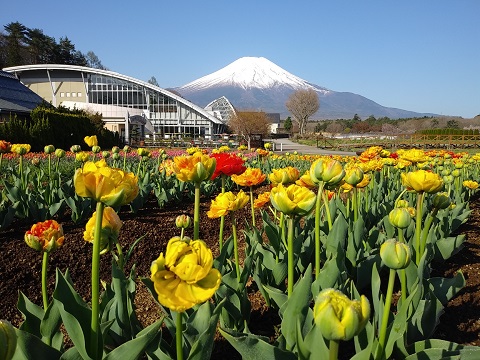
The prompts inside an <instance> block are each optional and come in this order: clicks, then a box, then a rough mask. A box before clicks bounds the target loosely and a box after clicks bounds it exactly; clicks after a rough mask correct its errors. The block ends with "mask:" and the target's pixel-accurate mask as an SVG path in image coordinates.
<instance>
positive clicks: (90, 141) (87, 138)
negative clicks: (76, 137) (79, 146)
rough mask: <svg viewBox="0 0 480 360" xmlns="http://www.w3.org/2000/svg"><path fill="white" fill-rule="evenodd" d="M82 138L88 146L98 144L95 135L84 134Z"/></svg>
mask: <svg viewBox="0 0 480 360" xmlns="http://www.w3.org/2000/svg"><path fill="white" fill-rule="evenodd" d="M83 140H84V141H85V143H86V144H87V145H88V146H90V147H93V146H98V140H97V135H93V136H85V137H84V138H83Z"/></svg>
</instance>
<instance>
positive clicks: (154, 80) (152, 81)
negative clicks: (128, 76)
mask: <svg viewBox="0 0 480 360" xmlns="http://www.w3.org/2000/svg"><path fill="white" fill-rule="evenodd" d="M148 83H149V84H152V85H155V86H158V87H160V85H158V81H157V78H156V77H155V76H152V77H151V78H150V79H148Z"/></svg>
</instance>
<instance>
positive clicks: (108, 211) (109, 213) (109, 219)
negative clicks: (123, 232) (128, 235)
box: [83, 206, 123, 254]
mask: <svg viewBox="0 0 480 360" xmlns="http://www.w3.org/2000/svg"><path fill="white" fill-rule="evenodd" d="M96 221H97V212H96V211H95V212H94V213H93V215H92V217H91V218H90V219H89V220H88V222H87V225H86V226H85V231H84V232H83V239H84V240H85V241H88V242H89V243H92V244H93V241H94V238H95V222H96ZM122 225H123V223H122V221H121V220H120V218H119V217H118V214H117V213H116V212H115V210H113V208H111V207H109V206H107V207H105V209H103V218H102V230H101V232H100V254H103V253H105V252H107V251H109V250H110V249H111V247H112V243H113V242H114V241H115V240H116V239H118V234H119V233H120V229H121V227H122Z"/></svg>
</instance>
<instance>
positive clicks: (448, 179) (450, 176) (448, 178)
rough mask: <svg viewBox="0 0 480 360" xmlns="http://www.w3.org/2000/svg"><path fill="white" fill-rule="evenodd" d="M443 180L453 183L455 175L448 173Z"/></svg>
mask: <svg viewBox="0 0 480 360" xmlns="http://www.w3.org/2000/svg"><path fill="white" fill-rule="evenodd" d="M443 182H444V183H445V184H451V183H452V182H453V176H452V175H446V176H444V177H443Z"/></svg>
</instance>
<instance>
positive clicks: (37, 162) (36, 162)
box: [32, 157, 40, 166]
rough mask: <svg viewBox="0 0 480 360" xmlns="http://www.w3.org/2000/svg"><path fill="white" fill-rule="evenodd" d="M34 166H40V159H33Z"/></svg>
mask: <svg viewBox="0 0 480 360" xmlns="http://www.w3.org/2000/svg"><path fill="white" fill-rule="evenodd" d="M32 165H33V166H38V165H40V159H39V158H38V157H34V158H33V159H32Z"/></svg>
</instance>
